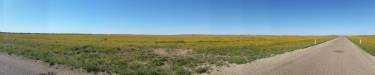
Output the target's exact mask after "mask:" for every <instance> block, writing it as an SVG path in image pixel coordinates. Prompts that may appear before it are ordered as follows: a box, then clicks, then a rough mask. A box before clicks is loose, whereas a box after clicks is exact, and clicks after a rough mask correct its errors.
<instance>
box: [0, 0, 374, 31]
mask: <svg viewBox="0 0 375 75" xmlns="http://www.w3.org/2000/svg"><path fill="white" fill-rule="evenodd" d="M0 9H1V10H0V31H2V32H31V33H98V34H289V35H295V34H299V35H319V34H375V0H0Z"/></svg>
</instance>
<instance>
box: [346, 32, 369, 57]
mask: <svg viewBox="0 0 375 75" xmlns="http://www.w3.org/2000/svg"><path fill="white" fill-rule="evenodd" d="M350 40H351V41H352V42H354V43H355V44H357V45H359V46H360V47H361V48H362V49H364V50H365V51H367V52H368V53H370V54H371V55H373V56H375V36H352V37H350ZM360 40H362V44H360Z"/></svg>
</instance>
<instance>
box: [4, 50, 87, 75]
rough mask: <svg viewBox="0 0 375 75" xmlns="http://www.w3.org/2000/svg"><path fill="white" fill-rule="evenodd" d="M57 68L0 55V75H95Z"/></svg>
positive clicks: (38, 62) (17, 57) (12, 56)
mask: <svg viewBox="0 0 375 75" xmlns="http://www.w3.org/2000/svg"><path fill="white" fill-rule="evenodd" d="M57 68H59V67H51V66H49V65H48V64H47V63H44V62H40V61H36V60H31V59H26V58H23V57H19V56H14V55H8V54H5V53H0V75H93V74H89V73H85V72H80V71H78V70H77V71H73V70H69V69H57Z"/></svg>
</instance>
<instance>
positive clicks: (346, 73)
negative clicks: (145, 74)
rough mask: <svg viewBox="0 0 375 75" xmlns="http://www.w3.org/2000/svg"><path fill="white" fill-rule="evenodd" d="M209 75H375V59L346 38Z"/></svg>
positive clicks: (234, 66) (224, 69)
mask: <svg viewBox="0 0 375 75" xmlns="http://www.w3.org/2000/svg"><path fill="white" fill-rule="evenodd" d="M209 75H375V60H374V57H373V56H371V55H369V54H368V53H366V52H364V51H363V50H362V49H360V48H359V47H358V46H356V45H354V44H353V43H352V42H351V41H349V40H348V39H347V38H345V37H339V38H337V39H334V40H331V41H328V42H326V43H323V44H320V45H317V46H312V47H309V48H306V49H301V50H296V51H292V52H288V53H285V54H281V55H276V56H274V57H269V58H264V59H260V60H256V61H254V62H252V63H248V64H242V65H232V67H227V68H222V69H221V70H220V71H214V72H211V73H210V74H209Z"/></svg>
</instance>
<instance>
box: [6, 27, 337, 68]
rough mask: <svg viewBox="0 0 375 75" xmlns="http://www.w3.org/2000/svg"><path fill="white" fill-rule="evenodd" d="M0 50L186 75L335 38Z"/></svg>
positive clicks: (67, 39) (69, 38)
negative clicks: (315, 41)
mask: <svg viewBox="0 0 375 75" xmlns="http://www.w3.org/2000/svg"><path fill="white" fill-rule="evenodd" d="M0 34H1V35H0V38H1V39H0V51H2V52H6V53H8V54H16V55H20V56H24V57H28V58H31V59H36V60H42V61H45V62H48V63H50V65H56V64H63V65H67V66H71V67H73V68H83V69H85V70H87V71H88V72H113V73H118V74H120V75H190V74H194V73H205V72H208V71H209V70H211V68H212V67H213V66H224V65H226V64H244V63H248V62H251V61H253V60H256V59H260V58H264V57H269V56H271V55H275V54H281V53H284V52H288V51H292V50H295V49H300V48H306V47H309V46H312V45H314V40H317V41H318V43H322V42H325V41H328V40H331V39H333V38H334V36H208V35H163V36H162V35H73V34H64V35H63V34H11V33H0Z"/></svg>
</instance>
